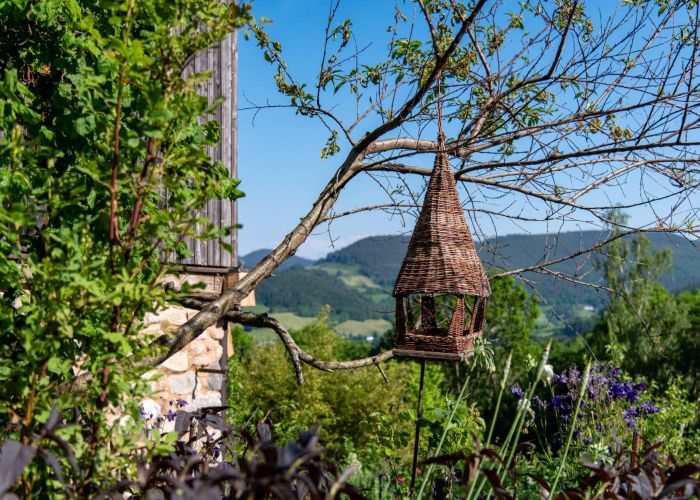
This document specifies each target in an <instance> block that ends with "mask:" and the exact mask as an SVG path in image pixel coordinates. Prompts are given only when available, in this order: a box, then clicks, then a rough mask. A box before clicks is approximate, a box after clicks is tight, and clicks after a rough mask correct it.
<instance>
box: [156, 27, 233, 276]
mask: <svg viewBox="0 0 700 500" xmlns="http://www.w3.org/2000/svg"><path fill="white" fill-rule="evenodd" d="M237 49H238V40H237V37H236V34H235V33H233V34H231V35H229V36H227V37H226V38H225V39H224V40H223V41H222V42H221V44H220V45H218V46H216V47H211V48H209V49H207V50H205V51H203V52H202V53H201V54H198V55H197V56H196V57H195V58H194V60H193V61H192V63H191V65H190V67H189V68H188V69H187V70H186V74H192V73H201V72H204V71H209V72H210V73H211V78H210V80H209V81H208V82H207V83H205V84H204V85H203V87H202V89H201V92H202V94H203V95H206V97H207V99H208V100H209V102H212V101H213V100H214V99H217V98H219V97H221V96H223V97H224V102H223V103H220V104H219V105H218V106H217V107H216V108H215V110H214V111H213V113H212V115H211V116H210V117H208V118H209V119H215V120H217V121H218V123H219V124H220V126H221V140H220V141H219V143H217V144H216V145H215V146H213V147H207V153H208V154H209V155H210V156H211V158H212V160H214V161H221V162H222V163H223V164H224V166H225V167H226V168H227V169H228V171H229V175H230V176H231V177H236V175H237V171H238V168H237V164H236V162H237V151H238V148H237V144H236V143H237V130H236V129H237V125H238V116H237V115H238V111H237V107H238V105H237V101H238V100H237V78H236V72H237V56H238V54H237ZM197 216H198V217H207V218H209V220H210V221H211V222H213V223H214V224H216V225H218V226H219V227H228V226H231V225H233V224H235V223H236V218H237V211H236V204H235V203H233V202H231V201H229V200H221V201H219V200H209V201H208V202H207V204H206V206H205V207H203V209H202V210H200V211H199V213H197ZM202 229H203V228H202V227H199V225H197V226H196V227H195V231H201V230H202ZM222 240H223V241H224V242H225V243H227V244H229V245H231V246H232V248H233V251H232V252H229V251H226V250H224V249H223V248H222V247H221V245H220V242H221V240H210V241H202V240H197V239H195V238H187V239H186V243H187V245H188V246H189V248H190V250H191V252H192V257H191V258H188V259H184V260H181V261H180V262H179V263H180V264H188V265H194V266H206V267H219V268H221V267H224V268H235V267H237V266H238V255H237V242H238V236H237V232H236V230H235V229H234V230H232V231H231V234H230V235H228V236H225V237H222ZM162 258H164V259H167V260H169V261H171V262H172V261H174V260H175V257H174V256H173V255H162Z"/></svg>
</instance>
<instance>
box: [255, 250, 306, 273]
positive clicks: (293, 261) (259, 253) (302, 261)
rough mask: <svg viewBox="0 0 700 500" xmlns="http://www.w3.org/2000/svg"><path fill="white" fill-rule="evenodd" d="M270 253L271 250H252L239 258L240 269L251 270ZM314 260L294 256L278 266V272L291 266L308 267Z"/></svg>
mask: <svg viewBox="0 0 700 500" xmlns="http://www.w3.org/2000/svg"><path fill="white" fill-rule="evenodd" d="M270 252H272V250H271V249H269V248H261V249H260V250H254V251H252V252H250V253H249V254H246V255H244V256H243V257H241V260H242V261H243V262H242V267H243V268H244V269H252V268H254V267H255V266H257V265H258V262H260V261H261V260H262V259H263V258H264V257H265V256H266V255H267V254H269V253H270ZM314 262H316V261H314V260H312V259H306V258H304V257H298V256H296V255H292V256H291V257H290V258H288V259H287V260H285V261H284V262H283V263H282V265H281V266H280V270H282V269H289V268H290V267H293V266H301V267H306V266H310V265H311V264H313V263H314Z"/></svg>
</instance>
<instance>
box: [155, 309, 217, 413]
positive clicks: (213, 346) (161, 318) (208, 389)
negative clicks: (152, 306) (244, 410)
mask: <svg viewBox="0 0 700 500" xmlns="http://www.w3.org/2000/svg"><path fill="white" fill-rule="evenodd" d="M196 313H197V311H194V310H192V309H187V308H184V307H178V306H172V307H168V308H166V309H163V310H162V311H159V312H158V313H157V314H151V313H149V314H146V317H145V318H144V323H145V329H144V330H143V331H142V332H143V333H144V334H150V335H156V336H157V335H159V334H162V333H168V332H170V331H172V330H174V329H176V328H177V327H178V326H180V325H182V324H184V323H185V322H186V321H187V320H188V319H190V318H192V317H193V316H194V315H195V314H196ZM223 338H224V328H223V327H221V326H219V325H213V326H211V327H209V328H207V329H206V330H205V331H204V332H203V333H202V334H201V335H200V336H199V337H197V338H196V339H195V340H193V341H192V342H190V343H189V344H188V345H187V346H186V347H185V348H184V349H182V350H181V351H178V352H177V353H175V354H174V355H173V356H171V357H170V358H168V359H167V360H166V361H165V362H164V363H163V364H161V365H160V366H159V367H158V368H156V369H155V370H151V371H149V372H147V373H145V374H144V378H147V379H150V380H152V382H151V388H152V390H153V394H152V396H151V397H152V399H153V401H155V402H156V403H157V404H158V406H159V407H160V409H161V415H166V414H167V413H168V411H169V410H170V409H171V408H172V405H171V402H172V401H185V402H187V407H186V409H187V411H194V410H197V409H199V408H204V407H210V406H221V404H222V401H221V390H222V388H223V384H224V381H225V379H224V375H223V374H221V373H211V372H202V371H199V370H201V369H207V370H220V369H221V358H222V356H223V352H224V350H223V347H222V345H221V341H222V339H223Z"/></svg>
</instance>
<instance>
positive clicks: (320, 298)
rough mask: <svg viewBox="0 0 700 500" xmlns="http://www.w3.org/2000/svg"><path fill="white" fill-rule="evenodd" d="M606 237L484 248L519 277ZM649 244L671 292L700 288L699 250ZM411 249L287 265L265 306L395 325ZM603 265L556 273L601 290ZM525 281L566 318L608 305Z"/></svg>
mask: <svg viewBox="0 0 700 500" xmlns="http://www.w3.org/2000/svg"><path fill="white" fill-rule="evenodd" d="M602 236H603V235H602V234H601V233H599V232H597V231H584V232H571V233H560V234H558V235H554V236H552V235H520V234H516V235H507V236H500V237H498V238H492V239H490V240H488V241H486V242H485V243H484V244H483V245H477V246H478V249H479V254H480V256H481V258H482V260H483V262H484V264H485V266H486V267H487V269H490V270H496V269H519V268H524V267H528V266H532V265H535V264H538V263H541V262H545V261H552V260H555V259H558V258H561V257H564V256H567V255H570V254H572V253H575V252H577V251H580V250H582V249H586V248H589V247H591V246H593V245H594V244H595V243H596V242H597V241H600V239H601V238H602ZM646 237H647V238H649V240H650V241H651V244H652V249H653V251H658V250H660V249H662V248H670V249H671V250H672V251H673V270H672V272H670V273H666V274H664V275H663V276H662V282H663V284H664V285H665V286H667V287H668V288H669V289H670V290H672V291H681V290H685V289H693V288H697V287H700V265H698V263H700V248H699V247H695V246H694V245H693V244H692V243H691V242H689V241H687V240H686V239H685V238H683V237H681V236H678V235H665V234H655V233H652V234H649V235H647V236H646ZM407 245H408V237H407V236H375V237H369V238H364V239H362V240H359V241H357V242H355V243H353V244H351V245H349V246H347V247H346V248H343V249H340V250H338V251H335V252H333V253H331V254H329V255H328V256H327V257H325V258H324V259H321V260H319V261H316V262H311V261H308V260H305V259H300V258H295V259H297V260H295V261H293V262H292V263H291V264H287V266H286V267H285V268H283V269H281V270H280V271H279V272H278V273H277V276H276V277H272V278H270V279H268V280H266V281H265V282H264V283H263V284H261V285H260V287H259V288H258V289H257V297H258V301H259V302H260V303H262V304H264V305H265V306H267V307H269V308H270V309H271V310H273V311H275V310H283V311H292V312H296V313H297V314H303V315H314V314H315V313H316V312H317V311H318V309H319V308H320V306H322V305H323V304H324V303H327V304H330V305H331V307H332V310H333V311H334V315H336V316H337V317H338V318H339V319H357V320H363V319H367V318H377V317H386V318H388V317H389V316H390V315H391V312H392V309H391V306H390V303H391V298H390V293H391V288H392V286H393V283H394V279H395V277H396V275H397V274H398V271H399V267H400V265H401V261H402V259H403V257H404V255H405V253H406V247H407ZM260 252H262V251H260ZM260 252H254V253H253V254H249V255H247V256H245V257H243V259H244V260H245V262H246V264H247V265H248V266H249V267H250V266H252V265H254V264H255V262H257V260H258V259H259V258H261V257H262V255H261V253H260ZM604 258H605V256H604V255H603V254H601V253H595V254H594V255H584V256H581V257H578V258H576V259H572V260H569V261H566V262H562V263H560V264H557V265H555V266H553V269H554V270H556V271H561V272H563V273H566V274H569V275H572V274H576V275H577V276H579V277H580V279H581V280H584V281H587V282H593V283H600V281H601V278H602V276H601V273H600V272H599V271H597V270H596V269H595V266H594V261H596V260H597V261H599V262H601V261H602V260H603V259H604ZM321 271H322V272H321ZM523 278H524V279H525V280H526V283H527V286H528V288H529V289H530V290H531V292H532V293H534V294H536V295H539V296H540V298H541V300H542V302H543V305H544V306H545V308H548V307H549V306H551V307H553V308H555V309H556V310H557V312H558V313H560V314H568V313H570V312H571V311H576V310H580V309H581V308H583V307H585V306H592V307H593V308H596V309H599V308H600V307H602V305H603V304H604V301H605V299H606V297H605V294H604V293H601V292H600V291H599V290H597V289H594V288H591V287H586V286H581V285H576V284H574V283H571V282H568V281H564V280H561V279H558V278H555V277H553V276H549V275H543V274H538V273H526V274H524V275H523ZM589 309H590V307H589Z"/></svg>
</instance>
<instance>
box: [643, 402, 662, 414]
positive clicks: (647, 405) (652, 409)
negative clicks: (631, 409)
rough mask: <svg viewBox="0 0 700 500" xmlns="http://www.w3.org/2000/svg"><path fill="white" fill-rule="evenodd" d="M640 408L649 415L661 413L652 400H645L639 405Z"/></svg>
mask: <svg viewBox="0 0 700 500" xmlns="http://www.w3.org/2000/svg"><path fill="white" fill-rule="evenodd" d="M639 409H640V410H641V412H642V413H644V415H649V414H650V413H659V408H658V406H656V405H655V404H654V403H652V402H651V401H644V402H643V403H642V404H641V405H640V406H639Z"/></svg>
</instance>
